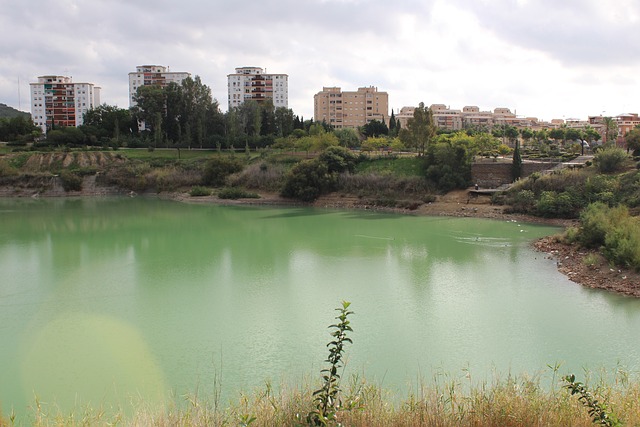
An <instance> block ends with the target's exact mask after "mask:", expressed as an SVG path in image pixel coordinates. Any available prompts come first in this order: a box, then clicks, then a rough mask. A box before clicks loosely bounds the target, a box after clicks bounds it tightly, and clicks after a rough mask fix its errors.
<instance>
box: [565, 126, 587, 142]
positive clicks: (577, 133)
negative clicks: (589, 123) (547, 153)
mask: <svg viewBox="0 0 640 427" xmlns="http://www.w3.org/2000/svg"><path fill="white" fill-rule="evenodd" d="M583 136H584V134H583V132H582V131H581V130H580V129H575V128H567V129H566V130H565V139H566V140H567V141H582V138H583Z"/></svg>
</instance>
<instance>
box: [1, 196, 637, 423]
mask: <svg viewBox="0 0 640 427" xmlns="http://www.w3.org/2000/svg"><path fill="white" fill-rule="evenodd" d="M0 218H1V219H0V271H1V272H2V273H1V279H0V343H1V344H0V345H1V351H0V366H1V367H2V369H1V370H0V405H1V408H2V412H3V413H4V414H5V415H7V414H8V413H10V411H11V408H14V409H15V410H16V411H17V412H18V413H23V412H24V410H25V408H27V407H28V406H29V405H32V404H33V403H34V401H35V397H37V398H38V399H39V400H40V401H42V402H47V403H55V404H56V405H58V406H59V407H60V408H62V409H63V410H67V409H68V408H73V407H76V408H77V407H78V406H79V405H82V404H85V403H89V404H91V405H93V406H94V407H98V406H104V407H107V408H108V407H110V406H115V407H118V406H126V405H127V402H129V401H130V400H131V396H136V399H141V400H142V401H144V402H147V403H148V402H161V401H162V400H163V399H164V398H166V397H167V396H177V397H178V399H180V396H183V395H185V394H188V393H194V392H196V390H197V391H198V393H199V394H200V395H209V394H210V393H211V392H212V391H213V390H214V388H215V387H217V386H219V387H220V389H221V392H222V394H223V398H224V399H235V398H237V396H238V393H239V392H240V391H245V392H251V391H252V390H254V389H255V388H257V387H264V384H265V382H271V383H272V384H274V385H278V384H282V383H287V382H293V383H298V384H302V383H304V382H307V383H308V382H310V381H315V380H316V379H317V378H319V371H320V369H322V368H323V367H324V366H325V364H324V360H325V359H326V357H327V349H326V343H327V342H328V341H329V338H330V336H329V330H328V328H327V327H328V325H330V324H331V323H333V320H334V316H335V315H336V312H335V311H334V309H335V308H337V307H338V306H339V305H340V302H341V301H342V300H348V301H350V302H351V303H352V306H351V308H352V309H353V311H355V314H354V315H353V316H352V318H351V320H352V325H353V328H354V332H353V333H352V334H351V337H352V339H353V345H350V346H349V347H348V349H347V357H348V364H347V370H346V374H347V375H348V374H349V373H362V374H364V375H365V376H366V378H367V379H368V380H369V381H373V382H376V383H378V384H382V386H383V387H385V388H388V389H390V390H392V391H393V392H396V393H399V394H400V395H402V394H406V393H407V390H408V388H409V387H410V386H411V385H412V384H413V385H415V384H416V382H417V381H418V380H419V378H424V379H425V381H427V382H428V381H429V380H430V379H432V378H433V377H434V375H436V376H437V375H440V374H442V373H445V374H446V375H449V376H450V377H452V378H459V377H460V378H461V377H463V376H465V375H467V374H468V373H469V372H471V373H472V375H473V376H474V378H476V379H483V378H489V379H490V378H491V377H492V375H494V374H493V372H494V371H495V372H498V373H504V374H507V373H509V372H511V373H529V374H536V373H540V372H545V371H547V372H548V371H549V368H548V367H547V365H554V364H556V363H559V364H561V369H560V371H561V372H564V373H567V372H575V373H577V374H580V373H582V372H583V368H587V369H591V370H594V371H596V370H598V369H601V368H606V369H610V370H613V369H615V368H616V367H624V368H626V369H629V370H630V371H632V372H635V371H637V369H638V366H639V362H640V340H638V335H639V334H640V300H637V299H632V298H628V297H623V296H619V295H614V294H609V293H606V292H603V291H597V290H590V289H586V288H582V287H580V286H579V285H576V284H575V283H573V282H571V281H569V280H568V279H567V278H565V277H564V276H563V275H561V274H560V273H558V272H557V270H556V263H555V261H553V260H550V259H546V258H545V256H544V254H541V253H537V252H535V251H534V250H533V249H531V247H530V242H531V241H532V240H533V239H535V238H537V237H541V236H545V235H549V234H552V233H555V232H557V231H558V229H557V228H553V227H547V226H540V225H531V224H524V223H517V222H512V221H497V220H483V219H472V218H448V217H415V216H402V215H391V214H382V213H375V212H369V211H340V210H328V209H313V208H286V209H285V208H272V207H268V208H266V207H261V208H257V207H251V208H250V207H228V206H215V205H191V204H182V203H177V202H171V201H165V200H159V199H155V198H142V197H138V198H95V199H92V198H90V199H49V200H38V199H35V200H34V199H5V200H0Z"/></svg>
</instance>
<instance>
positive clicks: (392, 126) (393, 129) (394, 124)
mask: <svg viewBox="0 0 640 427" xmlns="http://www.w3.org/2000/svg"><path fill="white" fill-rule="evenodd" d="M398 125H399V122H398V121H397V120H396V116H395V114H394V113H393V110H391V117H389V136H391V137H396V136H398V131H399V126H398Z"/></svg>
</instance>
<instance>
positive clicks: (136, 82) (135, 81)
mask: <svg viewBox="0 0 640 427" xmlns="http://www.w3.org/2000/svg"><path fill="white" fill-rule="evenodd" d="M189 76H191V74H190V73H186V72H174V71H169V67H164V66H162V65H139V66H137V67H136V71H135V72H131V73H129V107H133V106H135V105H136V102H135V101H134V96H135V94H136V92H137V90H138V88H139V87H140V86H149V85H156V86H160V87H165V86H166V85H168V84H169V83H178V84H180V83H182V81H183V80H184V79H186V78H187V77H189Z"/></svg>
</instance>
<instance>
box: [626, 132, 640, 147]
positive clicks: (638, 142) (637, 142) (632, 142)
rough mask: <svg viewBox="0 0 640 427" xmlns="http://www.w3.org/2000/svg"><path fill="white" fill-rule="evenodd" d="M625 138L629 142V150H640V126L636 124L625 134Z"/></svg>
mask: <svg viewBox="0 0 640 427" xmlns="http://www.w3.org/2000/svg"><path fill="white" fill-rule="evenodd" d="M624 140H625V142H626V143H627V152H628V151H629V150H631V151H633V152H635V151H637V150H640V126H636V127H635V128H634V129H632V130H630V131H629V132H628V133H627V134H626V135H625V137H624Z"/></svg>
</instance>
